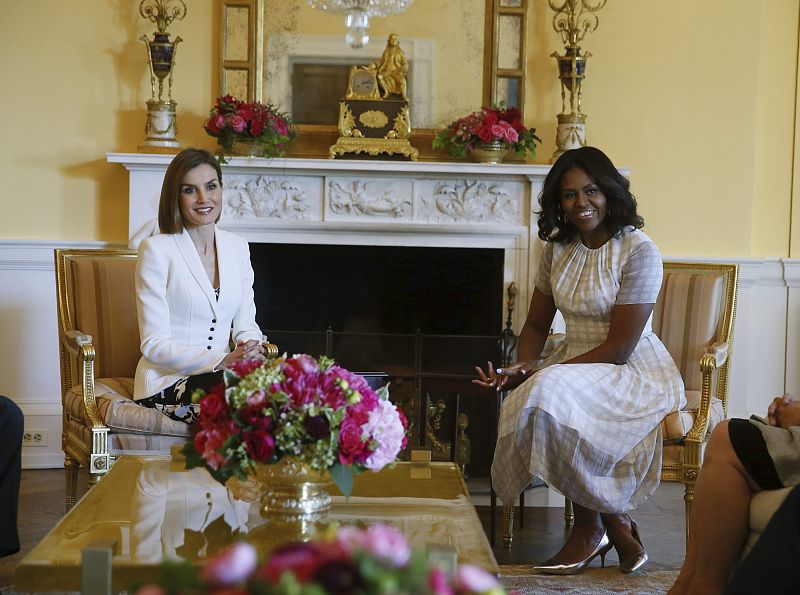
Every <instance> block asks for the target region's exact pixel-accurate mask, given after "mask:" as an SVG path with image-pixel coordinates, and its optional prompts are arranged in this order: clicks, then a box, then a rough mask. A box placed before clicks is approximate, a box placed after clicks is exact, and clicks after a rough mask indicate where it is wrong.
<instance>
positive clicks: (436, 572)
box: [428, 567, 455, 595]
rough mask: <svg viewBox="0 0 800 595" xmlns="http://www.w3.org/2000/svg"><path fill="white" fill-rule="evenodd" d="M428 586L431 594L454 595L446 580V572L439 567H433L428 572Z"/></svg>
mask: <svg viewBox="0 0 800 595" xmlns="http://www.w3.org/2000/svg"><path fill="white" fill-rule="evenodd" d="M428 587H429V588H430V590H431V593H433V595H455V591H453V589H452V587H451V586H450V584H449V583H448V582H447V573H446V572H445V571H444V570H442V569H441V568H438V567H437V568H433V569H431V571H430V574H428Z"/></svg>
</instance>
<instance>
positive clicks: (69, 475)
mask: <svg viewBox="0 0 800 595" xmlns="http://www.w3.org/2000/svg"><path fill="white" fill-rule="evenodd" d="M79 467H80V465H79V464H78V461H77V460H75V459H73V458H72V457H71V456H69V455H64V480H65V486H64V487H65V488H66V492H67V501H66V509H67V511H69V509H70V508H72V507H73V506H75V500H76V498H77V496H78V468H79Z"/></svg>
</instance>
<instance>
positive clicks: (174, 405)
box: [136, 370, 223, 424]
mask: <svg viewBox="0 0 800 595" xmlns="http://www.w3.org/2000/svg"><path fill="white" fill-rule="evenodd" d="M222 381H223V372H222V370H220V371H219V372H209V373H207V374H198V375H197V376H187V377H185V378H181V379H180V380H178V381H177V382H176V383H175V384H173V385H172V386H168V387H167V388H165V389H163V390H162V391H160V392H159V393H157V394H155V395H153V396H152V397H147V398H146V399H140V400H138V401H136V403H137V404H139V405H141V406H142V407H150V408H151V409H158V410H159V411H160V412H161V413H163V414H164V415H166V416H167V417H169V418H170V419H174V420H175V421H182V422H183V423H186V424H193V423H194V422H196V421H197V417H198V416H199V415H200V404H199V403H193V402H192V395H193V394H194V392H195V391H196V390H198V389H200V390H203V391H205V392H208V390H209V389H210V388H211V387H212V386H214V385H215V384H219V383H220V382H222Z"/></svg>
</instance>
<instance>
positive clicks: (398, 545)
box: [365, 524, 411, 568]
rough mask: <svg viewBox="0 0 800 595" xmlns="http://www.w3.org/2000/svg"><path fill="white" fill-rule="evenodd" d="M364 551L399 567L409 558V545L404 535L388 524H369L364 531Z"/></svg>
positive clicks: (406, 562)
mask: <svg viewBox="0 0 800 595" xmlns="http://www.w3.org/2000/svg"><path fill="white" fill-rule="evenodd" d="M366 537H367V539H366V546H367V547H366V548H365V549H366V551H368V552H371V553H372V554H374V555H375V556H378V557H379V558H382V559H384V560H386V561H387V562H390V563H392V564H393V565H394V566H395V567H397V568H400V567H402V566H405V565H406V564H408V561H409V560H410V559H411V546H410V545H409V544H408V540H407V539H406V538H405V536H404V535H403V534H402V533H401V532H400V531H398V530H397V529H395V528H394V527H391V526H389V525H382V524H377V525H371V526H370V527H369V528H368V529H367V531H366Z"/></svg>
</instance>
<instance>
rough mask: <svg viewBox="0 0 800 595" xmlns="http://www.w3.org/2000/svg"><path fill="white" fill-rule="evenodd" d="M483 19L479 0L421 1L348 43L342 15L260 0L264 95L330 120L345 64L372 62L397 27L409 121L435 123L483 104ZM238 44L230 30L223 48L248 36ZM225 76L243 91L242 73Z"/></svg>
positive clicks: (310, 118)
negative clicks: (361, 40)
mask: <svg viewBox="0 0 800 595" xmlns="http://www.w3.org/2000/svg"><path fill="white" fill-rule="evenodd" d="M445 16H446V18H444V17H445ZM484 20H485V0H458V1H457V2H453V1H452V0H419V1H417V2H414V3H413V4H412V5H411V6H410V7H409V8H408V9H407V10H406V11H405V12H403V13H400V14H397V15H392V16H389V17H386V18H378V17H375V18H372V19H370V28H369V36H370V41H369V43H368V44H367V45H366V46H365V47H363V48H360V49H353V48H351V47H349V46H348V45H347V44H346V43H345V23H344V16H343V15H341V14H329V13H326V12H323V11H321V10H317V9H313V8H311V7H310V6H309V5H308V4H307V3H306V2H305V0H289V1H287V0H264V60H263V89H264V90H263V94H264V97H263V99H265V100H267V101H269V102H271V103H273V104H275V105H277V106H279V107H280V108H281V109H283V110H286V111H289V112H290V113H291V114H292V116H293V117H294V118H295V120H296V121H297V122H298V123H299V124H330V125H335V124H336V122H337V119H338V115H339V99H341V97H342V96H343V95H344V92H345V87H346V84H347V75H348V71H349V69H350V66H351V65H354V64H356V65H367V64H371V63H374V62H376V61H377V60H378V59H379V58H380V56H381V54H382V53H383V50H384V49H385V47H386V43H387V40H388V38H389V35H390V34H392V33H396V34H397V35H398V37H399V41H400V46H401V47H402V49H403V51H404V52H405V55H406V57H407V59H408V63H409V68H408V78H407V80H408V95H409V102H410V111H411V121H412V126H414V127H415V128H417V127H419V128H437V127H439V126H441V125H443V124H444V123H446V122H449V121H451V120H453V119H455V118H456V117H459V116H462V115H463V114H465V113H467V112H469V111H473V110H475V109H477V108H478V107H480V105H481V103H482V93H483V63H484V49H485V48H484V38H485V35H484V33H485V32H484ZM229 26H230V23H229ZM243 26H244V27H243V28H244V30H245V31H246V21H245V23H243ZM241 37H243V38H245V39H246V36H245V35H242V36H241ZM237 43H238V44H241V42H240V41H237V40H236V38H234V37H232V36H229V37H228V42H227V43H226V46H227V47H226V53H229V52H234V51H235V50H236V48H237V47H239V51H240V52H246V41H245V43H244V45H243V46H237ZM512 53H513V51H512ZM226 83H227V85H228V91H229V92H232V93H234V94H235V95H237V96H246V94H247V93H246V90H247V86H246V85H247V81H246V77H244V78H243V79H242V80H240V81H237V80H236V79H235V78H228V80H227V81H226Z"/></svg>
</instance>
